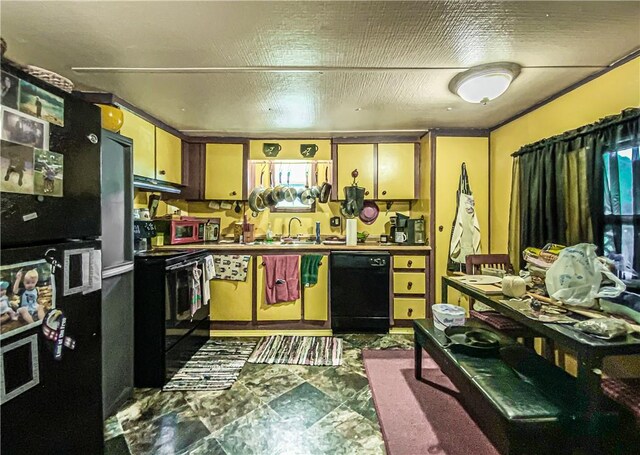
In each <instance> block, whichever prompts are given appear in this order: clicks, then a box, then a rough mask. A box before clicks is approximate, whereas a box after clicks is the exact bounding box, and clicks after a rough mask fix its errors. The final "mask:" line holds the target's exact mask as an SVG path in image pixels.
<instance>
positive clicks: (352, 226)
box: [347, 218, 358, 246]
mask: <svg viewBox="0 0 640 455" xmlns="http://www.w3.org/2000/svg"><path fill="white" fill-rule="evenodd" d="M357 243H358V220H356V219H355V218H347V245H349V246H356V244H357Z"/></svg>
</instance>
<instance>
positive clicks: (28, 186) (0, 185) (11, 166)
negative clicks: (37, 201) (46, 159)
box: [0, 141, 33, 194]
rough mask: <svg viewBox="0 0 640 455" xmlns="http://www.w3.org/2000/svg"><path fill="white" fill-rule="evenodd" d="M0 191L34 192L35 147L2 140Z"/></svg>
mask: <svg viewBox="0 0 640 455" xmlns="http://www.w3.org/2000/svg"><path fill="white" fill-rule="evenodd" d="M0 191H4V192H6V193H23V194H33V148H32V147H29V146H26V145H20V144H14V143H13V142H8V141H1V142H0Z"/></svg>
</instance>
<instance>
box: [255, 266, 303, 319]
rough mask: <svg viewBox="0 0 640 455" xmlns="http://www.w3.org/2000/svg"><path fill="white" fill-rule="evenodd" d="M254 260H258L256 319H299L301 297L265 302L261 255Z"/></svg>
mask: <svg viewBox="0 0 640 455" xmlns="http://www.w3.org/2000/svg"><path fill="white" fill-rule="evenodd" d="M256 261H258V271H257V273H256V288H257V289H256V296H257V297H256V308H257V310H258V315H257V319H258V321H299V320H300V319H301V318H302V299H297V300H294V301H291V302H283V303H275V304H273V305H269V304H268V303H267V300H266V295H265V292H264V287H265V274H264V265H263V264H262V256H258V257H257V258H256ZM298 274H299V271H298Z"/></svg>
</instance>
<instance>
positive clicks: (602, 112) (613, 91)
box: [490, 57, 640, 253]
mask: <svg viewBox="0 0 640 455" xmlns="http://www.w3.org/2000/svg"><path fill="white" fill-rule="evenodd" d="M638 106H640V57H639V58H636V59H634V60H632V61H630V62H628V63H626V64H624V65H622V66H620V67H618V68H616V69H614V70H611V71H610V72H608V73H606V74H604V75H602V76H600V77H599V78H597V79H594V80H592V81H590V82H588V83H586V84H584V85H582V86H580V87H578V88H577V89H575V90H573V91H571V92H569V93H567V94H565V95H563V96H561V97H560V98H558V99H556V100H553V101H552V102H550V103H548V104H545V105H544V106H541V107H540V108H538V109H536V110H535V111H532V112H530V113H529V114H527V115H524V116H522V117H520V118H518V119H516V120H514V121H513V122H510V123H508V124H506V125H504V126H502V127H501V128H498V129H497V130H495V131H493V132H492V133H491V152H490V153H491V182H490V185H491V252H492V253H503V252H507V241H508V227H509V198H510V193H511V153H513V152H515V151H517V150H518V149H519V148H520V147H522V146H523V145H527V144H530V143H532V142H536V141H539V140H540V139H544V138H546V137H550V136H554V135H556V134H560V133H563V132H565V131H567V130H572V129H574V128H578V127H580V126H583V125H587V124H589V123H593V122H595V121H597V120H598V119H600V118H602V117H605V116H607V115H613V114H618V113H620V111H622V110H623V109H625V108H628V107H638ZM525 246H526V245H525ZM534 246H537V245H534Z"/></svg>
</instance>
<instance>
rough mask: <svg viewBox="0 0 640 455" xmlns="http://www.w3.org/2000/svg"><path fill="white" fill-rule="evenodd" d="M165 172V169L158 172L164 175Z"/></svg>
mask: <svg viewBox="0 0 640 455" xmlns="http://www.w3.org/2000/svg"><path fill="white" fill-rule="evenodd" d="M166 173H167V171H165V170H164V169H163V170H161V171H160V172H159V174H160V175H165V174H166Z"/></svg>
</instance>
